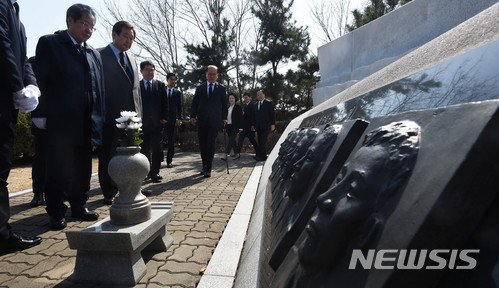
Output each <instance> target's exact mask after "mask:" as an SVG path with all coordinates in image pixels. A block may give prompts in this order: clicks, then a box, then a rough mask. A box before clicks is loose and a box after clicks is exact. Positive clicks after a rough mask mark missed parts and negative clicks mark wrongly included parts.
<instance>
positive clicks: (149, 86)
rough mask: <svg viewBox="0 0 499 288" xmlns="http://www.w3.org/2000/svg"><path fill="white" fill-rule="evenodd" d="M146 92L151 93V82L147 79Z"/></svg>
mask: <svg viewBox="0 0 499 288" xmlns="http://www.w3.org/2000/svg"><path fill="white" fill-rule="evenodd" d="M147 93H151V82H150V81H147Z"/></svg>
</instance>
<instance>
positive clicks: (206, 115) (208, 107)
mask: <svg viewBox="0 0 499 288" xmlns="http://www.w3.org/2000/svg"><path fill="white" fill-rule="evenodd" d="M207 90H208V84H207V82H205V83H203V84H201V85H199V86H198V87H197V88H196V92H195V93H194V99H192V105H191V118H196V119H197V123H198V124H197V125H198V127H203V126H210V127H213V128H217V129H218V128H220V127H221V126H222V121H223V120H227V90H226V89H225V87H224V86H223V85H220V84H218V83H216V85H215V89H214V90H213V96H212V97H211V98H208V93H207Z"/></svg>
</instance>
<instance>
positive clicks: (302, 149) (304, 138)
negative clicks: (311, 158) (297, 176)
mask: <svg viewBox="0 0 499 288" xmlns="http://www.w3.org/2000/svg"><path fill="white" fill-rule="evenodd" d="M302 133H303V135H301V137H300V136H299V137H296V144H295V145H294V147H295V149H294V150H292V151H290V153H289V155H288V157H286V160H285V162H284V166H283V172H282V176H281V177H282V178H283V179H288V178H289V177H291V174H292V173H293V171H294V168H293V164H294V163H295V162H296V161H298V160H300V158H301V157H303V155H305V153H307V150H308V147H309V146H310V144H312V141H314V139H315V137H316V136H317V134H318V133H319V129H317V128H311V129H305V130H302V132H301V133H300V134H302Z"/></svg>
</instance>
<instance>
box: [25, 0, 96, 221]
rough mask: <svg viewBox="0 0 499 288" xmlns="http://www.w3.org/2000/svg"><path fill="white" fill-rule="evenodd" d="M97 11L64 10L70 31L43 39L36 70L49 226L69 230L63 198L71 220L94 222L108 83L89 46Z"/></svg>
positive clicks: (36, 122)
mask: <svg viewBox="0 0 499 288" xmlns="http://www.w3.org/2000/svg"><path fill="white" fill-rule="evenodd" d="M95 19H96V13H95V11H94V10H93V9H92V8H91V7H89V6H87V5H83V4H75V5H73V6H71V7H69V8H68V10H67V12H66V24H67V27H68V29H67V30H65V31H59V32H57V33H55V34H51V35H46V36H42V37H41V38H40V40H39V41H38V45H37V47H36V57H35V63H34V66H33V67H34V70H35V74H36V78H37V81H38V85H39V87H40V90H41V92H42V96H41V97H40V104H39V105H38V107H37V109H36V110H35V111H33V113H32V117H33V124H34V125H35V126H36V127H37V128H38V129H41V130H43V131H44V134H45V135H46V137H44V140H43V141H44V143H43V144H44V145H43V146H44V147H45V150H46V151H44V154H45V157H46V159H45V160H46V161H45V163H46V167H45V169H46V172H45V173H46V174H45V175H46V178H45V181H46V182H45V201H46V203H47V208H46V210H47V213H48V215H49V218H50V222H49V223H50V228H51V229H52V230H61V229H64V228H65V227H66V219H65V217H66V210H67V208H68V207H67V206H66V205H65V204H64V196H63V195H64V194H66V195H67V197H68V200H69V204H70V205H71V216H72V217H73V218H76V219H78V220H82V221H95V220H97V219H98V217H99V215H98V214H97V213H95V212H93V211H90V210H89V209H88V208H87V205H86V201H87V199H88V190H89V188H90V177H91V172H92V146H93V145H101V144H102V125H103V117H104V113H105V111H104V81H103V77H102V76H103V75H102V74H101V73H102V72H101V71H102V61H101V58H100V55H99V52H97V51H96V50H95V49H94V48H92V47H91V46H90V45H88V44H87V43H86V41H87V40H88V39H89V38H90V37H91V36H92V33H93V32H94V30H95V29H94V25H95Z"/></svg>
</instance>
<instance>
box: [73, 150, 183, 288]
mask: <svg viewBox="0 0 499 288" xmlns="http://www.w3.org/2000/svg"><path fill="white" fill-rule="evenodd" d="M116 152H117V154H116V155H115V156H114V157H113V158H112V159H111V161H110V162H109V166H108V171H109V175H110V176H111V178H112V179H113V180H114V181H115V182H116V184H117V185H118V191H119V195H118V197H116V198H115V200H114V202H113V205H112V206H111V207H110V208H109V209H110V217H107V218H105V219H104V220H102V221H100V222H97V223H96V224H94V225H92V226H90V227H88V228H86V229H84V230H82V231H66V237H67V238H68V243H69V247H70V248H71V249H76V250H77V254H76V264H75V270H74V273H73V275H72V276H71V279H73V280H74V281H76V282H86V283H95V284H104V285H127V286H133V285H135V284H137V283H138V282H139V281H140V279H141V278H142V277H144V275H145V274H146V265H145V263H144V260H143V259H142V255H141V251H143V250H153V251H166V250H167V249H168V248H169V247H170V246H171V244H172V242H173V238H172V237H171V236H170V234H169V233H168V232H167V231H166V223H168V221H170V219H171V218H172V217H173V202H158V203H153V204H152V205H151V203H150V202H149V200H148V199H147V198H146V197H145V196H144V195H143V194H142V193H141V192H140V187H141V185H142V182H143V180H144V178H145V177H146V175H147V173H148V172H149V161H148V160H147V158H146V156H144V155H143V154H141V153H140V147H139V146H129V147H118V149H117V151H116Z"/></svg>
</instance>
